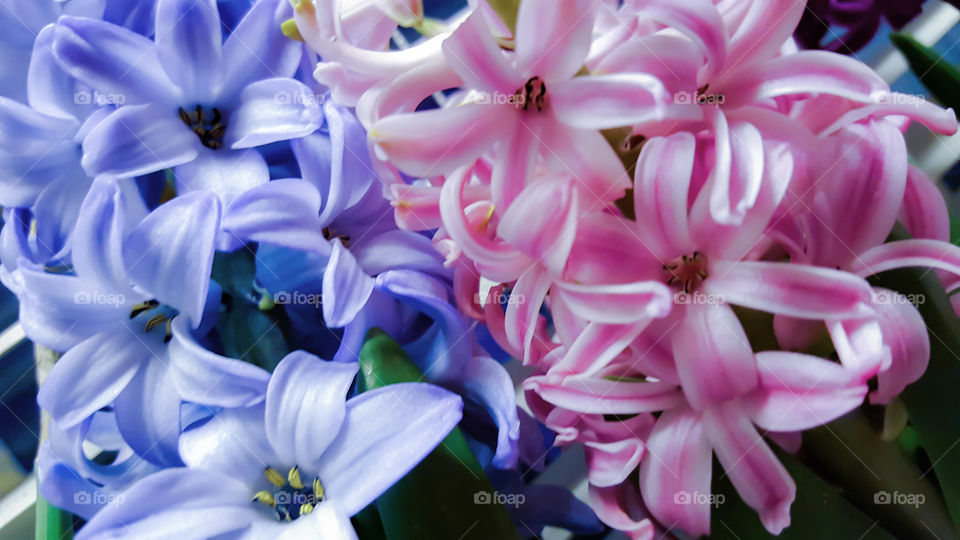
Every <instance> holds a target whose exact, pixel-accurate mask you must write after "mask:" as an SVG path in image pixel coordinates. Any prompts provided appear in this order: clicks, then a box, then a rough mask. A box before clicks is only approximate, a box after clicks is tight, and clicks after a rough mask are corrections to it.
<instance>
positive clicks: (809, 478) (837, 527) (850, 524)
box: [710, 445, 895, 540]
mask: <svg viewBox="0 0 960 540" xmlns="http://www.w3.org/2000/svg"><path fill="white" fill-rule="evenodd" d="M771 446H772V447H773V449H774V452H775V453H776V454H777V458H779V459H780V462H781V463H783V465H784V467H786V469H787V472H789V473H790V476H791V477H792V478H793V481H794V482H796V484H797V498H796V500H795V501H794V502H793V505H792V506H791V507H790V526H789V527H787V528H786V529H784V531H783V532H782V533H781V534H780V536H773V535H771V534H770V533H768V532H767V531H766V529H764V528H763V525H762V524H761V523H760V518H758V517H757V513H756V512H755V511H754V510H753V509H752V508H750V507H749V506H747V505H746V504H745V503H744V502H743V501H742V500H741V499H740V496H739V495H737V492H736V490H735V489H734V488H733V484H731V483H730V479H729V478H728V477H727V476H726V475H724V474H723V468H722V467H721V466H720V464H719V463H718V462H716V461H714V465H713V469H714V479H713V491H714V493H715V494H716V496H717V498H716V502H717V503H718V504H717V505H716V507H715V508H714V509H713V511H712V513H711V518H710V531H711V536H710V537H711V538H729V539H739V540H742V539H745V538H750V539H751V540H754V539H761V538H769V539H774V538H775V539H777V540H794V539H796V540H808V539H811V538H816V539H817V540H849V539H851V538H857V539H860V540H894V538H895V537H894V536H892V535H891V534H890V533H888V532H887V531H885V530H884V529H883V528H881V527H880V526H879V525H877V524H876V522H875V521H874V520H873V519H870V518H869V517H867V516H866V515H864V514H863V513H862V512H860V511H859V510H857V508H856V507H854V506H853V505H852V504H850V502H848V501H847V500H846V499H844V498H843V496H842V494H841V491H840V489H838V488H837V487H835V486H832V485H830V484H828V483H826V482H824V481H823V480H822V479H821V478H820V477H819V476H817V475H816V474H814V472H813V471H811V470H810V469H809V468H807V467H806V466H805V465H804V464H803V463H801V462H800V461H799V460H798V459H797V458H796V457H794V456H792V455H790V454H788V453H786V452H784V451H782V450H781V449H780V448H779V447H777V446H775V445H771ZM721 497H722V498H721Z"/></svg>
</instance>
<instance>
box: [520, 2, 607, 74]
mask: <svg viewBox="0 0 960 540" xmlns="http://www.w3.org/2000/svg"><path fill="white" fill-rule="evenodd" d="M595 4H596V0H559V1H558V0H523V2H521V3H520V11H519V12H518V13H517V32H516V37H517V38H516V51H517V67H518V68H519V69H520V71H521V72H522V73H523V74H524V76H526V77H535V76H536V77H540V78H541V79H543V80H544V81H546V82H547V83H551V82H554V81H562V80H565V79H569V78H570V77H573V75H574V74H575V73H576V72H577V71H579V70H580V68H581V67H583V63H584V62H585V61H586V59H587V52H588V51H589V49H590V38H591V34H592V32H593V20H594V16H595V9H594V5H595Z"/></svg>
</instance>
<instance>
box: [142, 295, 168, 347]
mask: <svg viewBox="0 0 960 540" xmlns="http://www.w3.org/2000/svg"><path fill="white" fill-rule="evenodd" d="M145 313H146V314H150V317H149V318H147V319H146V322H145V323H144V326H143V328H144V330H146V332H147V333H150V332H152V331H153V329H154V328H159V327H160V326H161V325H163V328H164V334H163V342H164V343H169V342H170V339H171V338H172V337H173V331H172V330H171V328H170V325H171V324H173V318H174V317H176V315H177V314H176V312H174V311H172V310H171V309H170V308H168V307H166V306H163V305H161V304H160V302H158V301H157V300H156V299H153V300H147V301H146V302H141V303H139V304H136V305H134V306H133V308H131V309H130V318H131V319H136V318H137V317H139V316H140V315H143V314H145Z"/></svg>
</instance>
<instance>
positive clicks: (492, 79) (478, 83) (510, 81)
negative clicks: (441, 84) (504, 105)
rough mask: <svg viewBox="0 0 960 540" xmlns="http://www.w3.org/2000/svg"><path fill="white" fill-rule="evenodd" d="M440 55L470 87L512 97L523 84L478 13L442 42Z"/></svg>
mask: <svg viewBox="0 0 960 540" xmlns="http://www.w3.org/2000/svg"><path fill="white" fill-rule="evenodd" d="M443 56H444V57H445V58H446V60H447V64H448V65H449V66H450V68H451V69H453V70H454V71H456V72H457V74H458V75H460V78H461V79H463V81H464V82H465V83H466V85H467V86H468V87H470V88H476V89H478V90H484V91H487V92H500V93H503V94H505V95H511V94H513V93H514V92H515V91H516V90H517V88H519V87H520V86H522V85H523V83H524V82H525V81H523V80H521V75H520V74H519V73H517V72H516V71H515V70H514V69H513V67H512V66H511V65H510V64H509V63H508V62H507V57H506V56H504V54H503V50H502V49H501V48H500V45H499V44H497V41H496V40H495V39H494V38H493V35H492V34H491V33H490V28H489V27H488V26H487V23H486V21H485V20H484V16H483V12H481V11H480V10H474V11H473V12H472V13H471V14H470V15H469V16H467V18H466V20H464V21H463V22H462V23H461V24H460V26H458V27H457V29H456V30H454V31H453V34H451V35H450V37H448V38H447V39H445V40H444V41H443Z"/></svg>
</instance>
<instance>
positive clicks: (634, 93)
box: [549, 73, 668, 129]
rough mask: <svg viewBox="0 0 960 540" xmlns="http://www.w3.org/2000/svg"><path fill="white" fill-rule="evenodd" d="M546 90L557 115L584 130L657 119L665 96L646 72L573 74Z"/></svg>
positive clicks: (658, 83)
mask: <svg viewBox="0 0 960 540" xmlns="http://www.w3.org/2000/svg"><path fill="white" fill-rule="evenodd" d="M549 92H550V108H551V109H553V112H554V114H556V115H557V118H558V119H559V120H560V121H561V122H563V123H564V124H567V125H570V126H574V127H578V128H584V129H610V128H615V127H621V126H633V125H636V124H645V123H647V122H655V121H659V120H661V119H662V118H663V107H662V104H663V103H665V102H666V100H667V98H668V96H667V92H666V89H665V88H664V87H663V84H661V83H660V81H658V80H657V79H655V78H654V77H652V76H650V75H647V74H646V73H615V74H610V75H593V76H588V77H574V78H573V79H570V80H567V81H563V82H560V83H557V84H554V85H552V86H551V87H550V89H549Z"/></svg>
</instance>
